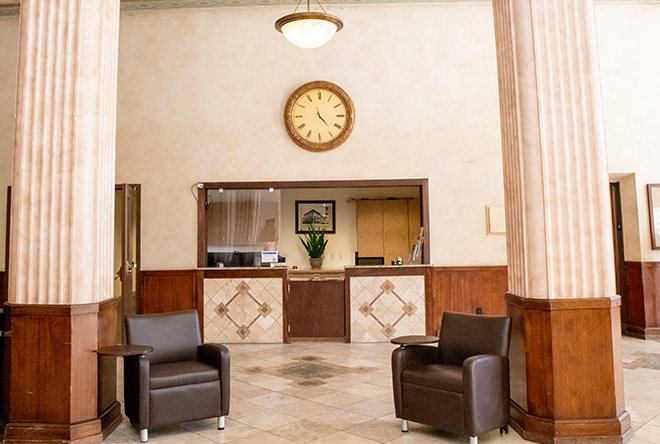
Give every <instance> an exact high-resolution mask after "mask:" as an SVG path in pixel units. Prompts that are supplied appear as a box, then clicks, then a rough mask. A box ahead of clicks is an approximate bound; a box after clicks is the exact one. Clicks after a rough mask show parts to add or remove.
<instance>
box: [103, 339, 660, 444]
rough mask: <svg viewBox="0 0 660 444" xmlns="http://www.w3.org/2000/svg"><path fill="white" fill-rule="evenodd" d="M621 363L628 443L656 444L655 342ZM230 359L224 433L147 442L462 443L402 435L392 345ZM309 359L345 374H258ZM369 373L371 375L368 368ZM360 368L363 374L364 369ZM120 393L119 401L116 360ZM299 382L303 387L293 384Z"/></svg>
mask: <svg viewBox="0 0 660 444" xmlns="http://www.w3.org/2000/svg"><path fill="white" fill-rule="evenodd" d="M622 343H623V359H624V361H625V362H628V363H633V362H636V364H635V365H638V368H634V369H624V389H625V396H626V409H627V410H628V412H629V413H630V415H631V419H632V421H633V425H634V428H635V432H634V434H633V438H632V439H631V440H630V441H629V442H628V444H660V402H659V401H658V399H660V371H659V370H656V369H653V368H645V367H644V359H646V362H650V363H649V364H648V366H649V367H652V365H653V363H652V362H651V361H649V360H650V359H651V358H653V354H660V343H658V342H656V341H643V340H638V339H632V338H623V339H622ZM228 347H229V349H230V353H231V356H232V381H231V397H232V399H231V408H230V415H229V416H228V418H227V424H226V428H225V430H217V429H216V424H217V423H216V419H208V420H202V421H192V422H189V423H182V424H179V425H172V426H163V427H158V428H155V429H153V430H150V433H149V435H150V436H149V443H150V444H174V443H176V444H188V443H190V444H192V443H194V444H204V443H230V444H292V443H295V444H306V443H314V444H321V443H323V444H332V443H342V444H351V443H353V444H373V443H387V444H406V443H415V444H427V443H436V444H442V443H453V444H461V443H467V441H468V437H467V436H455V435H451V434H447V433H444V432H442V431H439V430H436V429H433V428H432V427H429V426H425V425H422V424H416V423H411V424H410V432H408V433H402V432H401V431H400V420H399V419H397V418H396V417H395V416H394V413H393V411H394V402H393V395H392V388H391V385H392V381H391V378H392V375H391V369H390V356H391V352H392V350H393V349H394V348H396V347H395V346H393V345H392V344H389V343H374V344H342V343H294V344H228ZM308 356H314V357H317V358H321V359H322V360H324V361H325V362H327V363H331V364H333V365H334V366H340V367H344V368H350V369H351V372H350V373H344V374H340V375H338V376H334V377H331V378H327V379H325V380H323V381H322V382H324V383H323V384H321V385H310V386H304V385H303V386H301V385H298V384H296V383H294V382H293V381H291V380H288V379H286V378H279V377H276V376H273V375H270V374H266V373H262V372H260V371H259V369H260V368H261V369H266V368H270V369H271V370H272V369H275V368H277V367H279V366H281V365H284V364H288V363H290V362H294V360H298V361H299V360H300V359H301V358H304V357H308ZM367 367H369V368H371V370H366V368H367ZM363 369H364V370H363ZM118 370H119V371H118V394H119V398H120V399H121V396H122V390H123V385H122V379H121V373H122V372H121V370H122V369H121V360H119V368H118ZM298 382H300V381H298ZM105 442H108V443H110V444H129V443H130V444H134V443H137V442H139V432H138V430H137V429H136V428H135V427H133V426H131V425H130V423H129V422H128V421H127V420H126V418H124V421H123V422H122V424H120V426H119V427H118V428H117V429H116V430H115V431H114V432H113V433H112V434H111V435H110V436H109V437H108V438H107V439H106V440H105ZM479 442H480V443H481V444H518V443H526V442H528V441H525V440H523V439H522V438H521V437H520V436H519V435H518V434H517V433H515V431H513V430H512V429H510V432H509V434H508V435H502V436H500V434H499V431H497V430H495V431H493V432H490V433H488V434H485V435H483V436H480V437H479Z"/></svg>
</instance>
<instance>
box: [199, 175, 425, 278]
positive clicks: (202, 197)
mask: <svg viewBox="0 0 660 444" xmlns="http://www.w3.org/2000/svg"><path fill="white" fill-rule="evenodd" d="M193 186H195V185H193ZM392 187H418V188H419V195H420V205H419V206H420V212H421V217H420V221H421V222H422V226H423V227H424V239H423V240H422V263H423V264H426V265H428V264H430V263H431V241H430V239H431V230H430V226H431V225H430V215H429V211H430V210H429V205H430V204H429V180H428V179H426V178H422V179H372V180H369V179H364V180H301V181H273V182H267V181H256V182H199V183H198V184H197V266H198V267H199V268H204V267H206V266H207V264H206V261H207V259H206V250H207V248H206V212H205V203H206V200H207V190H208V189H220V188H222V189H225V190H267V189H269V188H275V189H294V188H392ZM193 193H194V191H193ZM202 233H204V235H201V234H202Z"/></svg>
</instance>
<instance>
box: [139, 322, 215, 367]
mask: <svg viewBox="0 0 660 444" xmlns="http://www.w3.org/2000/svg"><path fill="white" fill-rule="evenodd" d="M126 343H127V344H139V345H150V346H152V347H153V348H154V351H153V352H151V353H148V354H147V356H148V357H149V361H150V362H151V363H152V364H160V363H163V362H176V361H194V360H196V359H197V347H198V346H199V345H201V344H202V339H201V334H200V331H199V321H198V317H197V310H188V311H178V312H171V313H158V314H146V315H129V316H126Z"/></svg>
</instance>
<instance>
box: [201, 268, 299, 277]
mask: <svg viewBox="0 0 660 444" xmlns="http://www.w3.org/2000/svg"><path fill="white" fill-rule="evenodd" d="M202 272H203V277H204V279H256V278H283V279H286V276H287V269H286V268H283V267H282V268H280V267H273V268H206V269H204V270H202Z"/></svg>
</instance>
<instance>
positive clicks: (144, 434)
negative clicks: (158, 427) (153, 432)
mask: <svg viewBox="0 0 660 444" xmlns="http://www.w3.org/2000/svg"><path fill="white" fill-rule="evenodd" d="M147 441H149V430H148V429H142V430H140V442H147Z"/></svg>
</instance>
